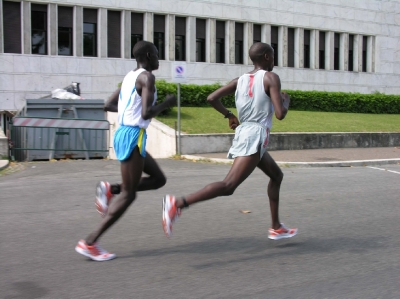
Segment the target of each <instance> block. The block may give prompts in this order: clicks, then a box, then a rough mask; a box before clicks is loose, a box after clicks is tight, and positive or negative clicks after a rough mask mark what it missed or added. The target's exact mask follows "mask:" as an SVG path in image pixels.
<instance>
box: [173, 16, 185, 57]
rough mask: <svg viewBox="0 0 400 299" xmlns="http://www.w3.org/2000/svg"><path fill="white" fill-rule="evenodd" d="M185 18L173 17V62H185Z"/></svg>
mask: <svg viewBox="0 0 400 299" xmlns="http://www.w3.org/2000/svg"><path fill="white" fill-rule="evenodd" d="M185 35H186V18H182V17H175V60H176V61H185V59H186V55H185V52H186V47H185V43H186V40H185Z"/></svg>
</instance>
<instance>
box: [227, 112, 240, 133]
mask: <svg viewBox="0 0 400 299" xmlns="http://www.w3.org/2000/svg"><path fill="white" fill-rule="evenodd" d="M238 125H240V124H239V120H238V119H237V117H236V116H234V115H232V116H230V117H229V128H231V129H232V130H236V128H237V126H238Z"/></svg>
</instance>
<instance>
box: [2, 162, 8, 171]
mask: <svg viewBox="0 0 400 299" xmlns="http://www.w3.org/2000/svg"><path fill="white" fill-rule="evenodd" d="M8 164H9V161H8V160H0V170H3V169H4V168H6V167H7V166H8Z"/></svg>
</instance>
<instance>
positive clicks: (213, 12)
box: [0, 0, 400, 111]
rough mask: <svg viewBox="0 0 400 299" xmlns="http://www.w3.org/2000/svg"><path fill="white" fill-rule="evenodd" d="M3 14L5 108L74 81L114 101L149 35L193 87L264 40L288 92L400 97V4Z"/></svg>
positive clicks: (136, 5) (311, 1) (24, 4)
mask: <svg viewBox="0 0 400 299" xmlns="http://www.w3.org/2000/svg"><path fill="white" fill-rule="evenodd" d="M0 11H1V14H0V111H2V110H8V111H15V110H18V109H20V108H21V107H23V105H24V100H25V99H29V98H39V97H42V96H46V95H48V94H50V92H51V91H52V90H53V89H56V88H63V87H65V86H67V85H69V84H70V83H71V82H80V87H81V91H82V96H83V97H84V98H88V99H105V98H107V97H108V96H109V95H110V93H111V92H113V91H114V90H115V89H116V87H117V84H118V83H119V82H121V80H122V78H123V77H124V75H125V74H126V73H127V72H128V71H129V70H131V69H132V68H134V67H135V66H136V63H135V61H134V57H133V56H132V51H131V50H132V46H133V45H134V44H135V43H136V42H137V41H139V40H142V39H144V40H148V41H151V42H154V44H155V45H156V46H157V48H158V50H159V56H160V59H161V61H160V69H159V70H157V71H156V72H155V75H156V77H157V78H158V79H165V80H167V81H169V80H171V75H172V72H171V65H172V62H173V61H186V63H187V77H188V83H195V84H208V83H215V82H220V83H226V82H227V81H228V80H230V79H232V78H234V77H237V76H240V75H241V74H242V73H244V72H246V71H248V70H250V69H251V61H250V59H249V57H248V49H249V47H250V46H251V45H252V44H253V43H254V42H255V41H262V42H266V43H269V44H271V45H272V46H273V47H274V49H275V64H276V66H275V69H274V71H275V72H276V73H278V74H279V76H280V78H281V80H282V88H283V89H298V90H325V91H345V92H360V93H371V92H376V91H379V92H383V93H387V94H400V1H397V0H362V1H361V0H247V1H244V0H146V1H143V0H97V1H91V0H63V1H61V0H53V1H41V0H35V1H14V0H10V1H4V0H2V1H0Z"/></svg>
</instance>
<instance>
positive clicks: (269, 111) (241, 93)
mask: <svg viewBox="0 0 400 299" xmlns="http://www.w3.org/2000/svg"><path fill="white" fill-rule="evenodd" d="M265 73H266V71H264V70H259V71H257V72H256V73H255V74H244V75H242V76H240V78H239V80H238V83H237V87H236V92H235V103H236V108H237V111H238V116H239V121H240V123H243V122H257V123H259V124H262V125H263V126H264V127H267V128H269V129H270V130H271V127H272V116H273V115H274V106H273V105H272V101H271V98H270V97H269V96H268V95H267V94H266V93H265V89H264V75H265Z"/></svg>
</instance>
